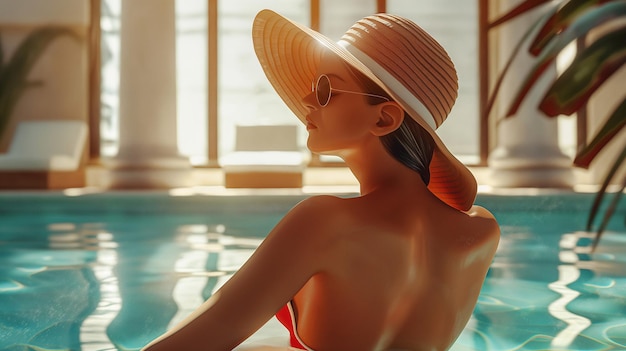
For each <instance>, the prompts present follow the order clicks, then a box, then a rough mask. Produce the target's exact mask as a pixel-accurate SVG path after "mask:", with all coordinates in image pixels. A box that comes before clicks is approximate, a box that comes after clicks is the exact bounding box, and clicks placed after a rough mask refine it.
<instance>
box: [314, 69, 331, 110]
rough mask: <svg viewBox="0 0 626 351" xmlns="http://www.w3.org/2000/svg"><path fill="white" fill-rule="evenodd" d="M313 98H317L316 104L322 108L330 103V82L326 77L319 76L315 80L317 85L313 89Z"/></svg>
mask: <svg viewBox="0 0 626 351" xmlns="http://www.w3.org/2000/svg"><path fill="white" fill-rule="evenodd" d="M315 96H316V97H317V103H319V104H320V106H322V107H324V106H326V105H328V102H329V101H330V80H328V77H327V76H326V75H321V76H319V78H317V85H316V87H315Z"/></svg>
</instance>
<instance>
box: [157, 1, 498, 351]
mask: <svg viewBox="0 0 626 351" xmlns="http://www.w3.org/2000/svg"><path fill="white" fill-rule="evenodd" d="M253 38H254V46H255V50H256V53H257V56H258V58H259V61H260V62H261V65H262V67H263V69H264V71H265V73H266V75H267V77H268V79H269V81H270V82H271V83H272V85H273V86H274V88H275V89H276V91H277V92H278V94H279V95H280V96H281V97H282V98H283V100H284V101H285V103H286V104H287V105H288V106H289V107H290V108H291V110H292V111H293V112H294V113H295V114H296V116H297V117H298V118H299V119H300V120H301V121H302V122H303V123H305V124H306V127H307V130H308V132H309V137H308V142H307V145H308V147H309V149H310V150H311V151H312V152H316V153H319V154H330V155H337V156H340V157H341V158H343V160H344V161H345V163H346V165H347V166H348V167H350V169H351V170H352V172H353V173H354V175H355V176H356V178H357V179H358V181H359V183H360V196H358V197H354V198H338V197H334V196H314V197H311V198H309V199H307V200H304V201H302V202H301V203H299V204H298V205H296V206H295V207H294V208H293V209H292V210H291V211H289V213H287V215H286V216H285V217H284V218H283V219H282V220H281V221H280V222H279V223H278V224H277V226H276V227H275V228H274V229H273V230H272V231H271V232H270V233H269V235H268V236H267V238H266V239H265V240H264V242H263V243H262V244H261V245H260V246H259V248H258V249H257V250H256V251H255V253H254V254H253V255H252V257H251V258H250V259H249V261H248V262H246V263H245V264H244V265H243V266H242V268H241V269H240V270H239V271H238V272H237V273H236V274H235V275H234V276H233V277H232V278H231V279H230V280H229V281H228V282H227V283H226V284H225V285H224V286H223V287H222V288H221V289H220V290H219V291H217V292H216V293H215V294H214V295H213V296H212V297H211V298H210V299H209V300H208V301H206V302H205V303H204V304H203V305H202V306H201V307H200V308H198V310H197V311H195V312H194V313H193V314H192V315H191V316H189V317H188V318H187V319H186V320H185V321H183V322H182V323H180V324H179V325H178V326H176V327H175V328H174V329H173V330H171V331H169V332H168V333H166V334H165V335H164V336H162V337H161V338H159V339H157V340H156V341H154V342H153V343H152V344H150V345H149V346H148V347H147V348H146V350H150V351H155V350H192V349H204V350H230V349H232V348H233V347H235V346H236V345H238V344H239V343H241V342H242V341H243V340H245V339H246V338H247V337H248V336H249V335H251V334H252V333H253V332H255V331H256V330H257V329H258V328H259V327H261V326H262V325H263V324H264V323H265V322H266V321H267V320H268V319H269V318H271V317H272V316H273V315H274V314H278V315H277V316H278V317H279V320H281V322H283V324H285V326H286V327H287V328H288V329H289V330H290V333H291V335H292V337H291V345H292V346H294V347H297V348H300V349H315V350H392V349H393V350H446V349H448V348H449V347H450V346H451V345H452V343H453V342H454V341H455V339H456V338H457V337H458V335H459V334H460V333H461V331H462V330H463V328H464V326H465V324H466V323H467V321H468V320H469V318H470V316H471V313H472V310H473V308H474V305H475V303H476V300H477V298H478V295H479V292H480V289H481V286H482V283H483V281H484V278H485V275H486V273H487V270H488V268H489V265H490V263H491V261H492V259H493V256H494V254H495V251H496V248H497V245H498V240H499V228H498V225H497V223H496V221H495V219H494V218H493V216H492V215H491V214H490V213H489V212H488V211H487V210H485V209H483V208H481V207H478V206H473V201H474V198H475V195H476V182H475V180H474V178H473V176H472V174H471V173H470V172H469V170H468V169H467V168H466V167H465V166H463V164H461V163H460V162H459V161H458V160H456V159H455V158H454V157H453V156H452V155H451V154H450V152H449V151H448V150H447V149H446V147H445V145H444V144H443V143H442V142H441V140H440V139H439V137H438V136H437V135H436V134H435V132H434V129H435V128H437V127H438V126H439V125H440V124H441V123H442V122H443V121H444V120H445V119H446V117H447V115H448V113H449V111H450V109H451V108H452V105H453V104H454V101H455V99H456V95H457V81H456V73H455V70H454V66H453V64H452V62H451V60H450V58H449V57H448V55H447V54H446V52H445V51H444V50H443V48H442V47H441V46H440V45H439V44H438V43H437V42H436V41H435V40H434V39H433V38H431V37H430V36H429V35H428V34H427V33H426V32H424V31H423V30H422V29H420V28H419V27H418V26H417V25H415V24H414V23H413V22H411V21H408V20H406V19H404V18H401V17H397V16H392V15H387V14H379V15H374V16H369V17H366V18H364V19H362V20H360V21H358V22H357V23H356V24H355V25H353V26H352V28H350V29H349V30H348V31H347V32H346V34H345V35H344V36H343V37H342V39H341V40H340V41H339V42H338V43H334V42H333V41H331V40H330V39H328V38H326V37H324V36H323V35H321V34H319V33H317V32H314V31H312V30H310V29H308V28H306V27H304V26H302V25H299V24H297V23H294V22H291V21H290V20H288V19H286V18H284V17H282V16H280V15H278V14H276V13H274V12H272V11H269V10H264V11H261V12H260V13H259V14H258V15H257V17H256V19H255V22H254V26H253Z"/></svg>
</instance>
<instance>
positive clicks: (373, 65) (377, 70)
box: [337, 40, 437, 130]
mask: <svg viewBox="0 0 626 351" xmlns="http://www.w3.org/2000/svg"><path fill="white" fill-rule="evenodd" d="M337 44H339V45H340V46H341V47H343V48H344V49H346V50H348V52H349V53H351V54H352V55H353V56H354V57H356V58H357V59H358V60H359V61H361V62H363V64H365V65H366V66H367V67H369V69H370V70H371V71H372V72H374V74H375V75H376V76H377V77H378V79H380V80H381V81H382V82H383V83H385V85H387V87H388V88H389V89H391V90H392V91H393V92H394V93H395V94H397V95H398V97H400V99H402V101H404V102H405V103H407V104H408V105H409V106H411V108H413V109H414V110H415V112H417V113H419V115H420V116H421V117H422V118H423V119H424V121H425V122H426V123H428V125H429V126H430V127H431V128H432V129H433V130H435V129H437V124H436V123H435V118H434V117H433V115H432V114H431V113H430V111H429V110H428V108H426V106H424V104H423V103H422V102H421V101H420V100H419V99H417V97H415V95H413V93H411V92H410V91H409V90H408V89H407V88H405V87H404V85H402V83H400V81H399V80H397V79H396V78H395V77H394V76H392V75H391V74H390V73H389V72H387V70H386V69H384V68H383V67H382V66H381V65H379V64H378V62H376V61H374V60H373V59H372V58H371V57H369V56H367V54H365V53H364V52H363V51H361V50H359V49H358V48H356V47H355V46H354V45H352V44H350V43H349V42H347V41H345V40H340V41H339V42H338V43H337Z"/></svg>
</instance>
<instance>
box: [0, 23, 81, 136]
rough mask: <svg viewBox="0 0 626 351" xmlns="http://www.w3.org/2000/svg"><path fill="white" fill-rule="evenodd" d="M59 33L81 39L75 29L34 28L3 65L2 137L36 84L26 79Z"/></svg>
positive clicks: (0, 78)
mask: <svg viewBox="0 0 626 351" xmlns="http://www.w3.org/2000/svg"><path fill="white" fill-rule="evenodd" d="M60 36H70V37H72V38H75V39H78V35H77V34H76V33H75V32H74V31H72V30H71V29H69V28H65V27H58V26H46V27H41V28H38V29H35V30H34V31H33V32H31V33H30V34H29V35H28V36H27V37H26V39H24V41H22V43H21V44H20V45H19V46H18V48H17V49H16V51H15V53H14V54H13V55H12V56H11V58H10V60H9V61H8V62H7V63H6V65H2V67H0V136H1V135H2V134H3V133H2V132H3V131H4V128H5V127H6V125H7V124H8V122H9V118H10V116H11V113H12V111H13V108H14V107H15V104H16V103H17V101H18V99H19V98H20V96H21V95H22V93H23V92H24V91H25V90H26V89H28V88H29V87H31V86H33V85H36V84H37V82H29V81H28V80H27V79H28V74H29V73H30V71H31V69H32V68H33V66H34V65H35V63H36V62H37V60H38V59H39V57H41V54H42V53H43V52H44V50H46V48H47V47H48V45H49V44H50V43H51V42H52V41H53V40H55V39H56V38H58V37H60ZM0 62H2V61H0Z"/></svg>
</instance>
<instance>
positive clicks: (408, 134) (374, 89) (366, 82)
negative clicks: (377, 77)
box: [346, 64, 435, 185]
mask: <svg viewBox="0 0 626 351" xmlns="http://www.w3.org/2000/svg"><path fill="white" fill-rule="evenodd" d="M346 65H347V64H346ZM347 66H348V67H349V69H350V72H352V74H353V75H354V77H355V78H356V80H357V82H358V83H359V84H360V85H361V86H362V88H363V89H364V91H365V92H367V93H369V94H375V95H380V96H384V97H386V98H388V99H389V101H393V98H392V97H391V96H389V94H387V92H385V90H383V89H382V88H381V87H380V86H378V84H376V83H374V82H373V81H372V80H371V79H369V78H368V77H367V76H365V75H364V74H363V73H361V72H359V71H358V70H356V69H354V68H352V67H351V66H350V65H347ZM366 99H367V100H366V101H367V103H368V104H370V105H377V104H380V103H381V102H384V100H382V99H381V98H377V97H374V96H367V97H366ZM380 141H381V142H382V144H383V146H384V147H385V149H386V150H387V152H389V154H390V155H391V156H393V157H394V158H395V159H396V160H398V161H399V162H400V163H402V164H403V165H405V166H407V167H409V168H410V169H412V170H414V171H416V172H417V173H419V175H420V176H421V178H422V180H423V181H424V184H426V185H428V183H429V182H430V168H429V166H430V161H431V160H432V157H433V151H434V148H435V141H434V140H433V137H432V136H431V135H430V133H428V132H427V131H426V130H425V129H424V128H423V127H422V126H421V125H420V124H419V123H417V122H416V121H415V120H414V119H413V117H411V116H410V115H409V114H408V113H407V112H406V111H404V120H403V121H402V124H401V125H400V127H398V129H396V130H395V131H393V132H391V133H389V134H387V135H383V136H381V137H380Z"/></svg>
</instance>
